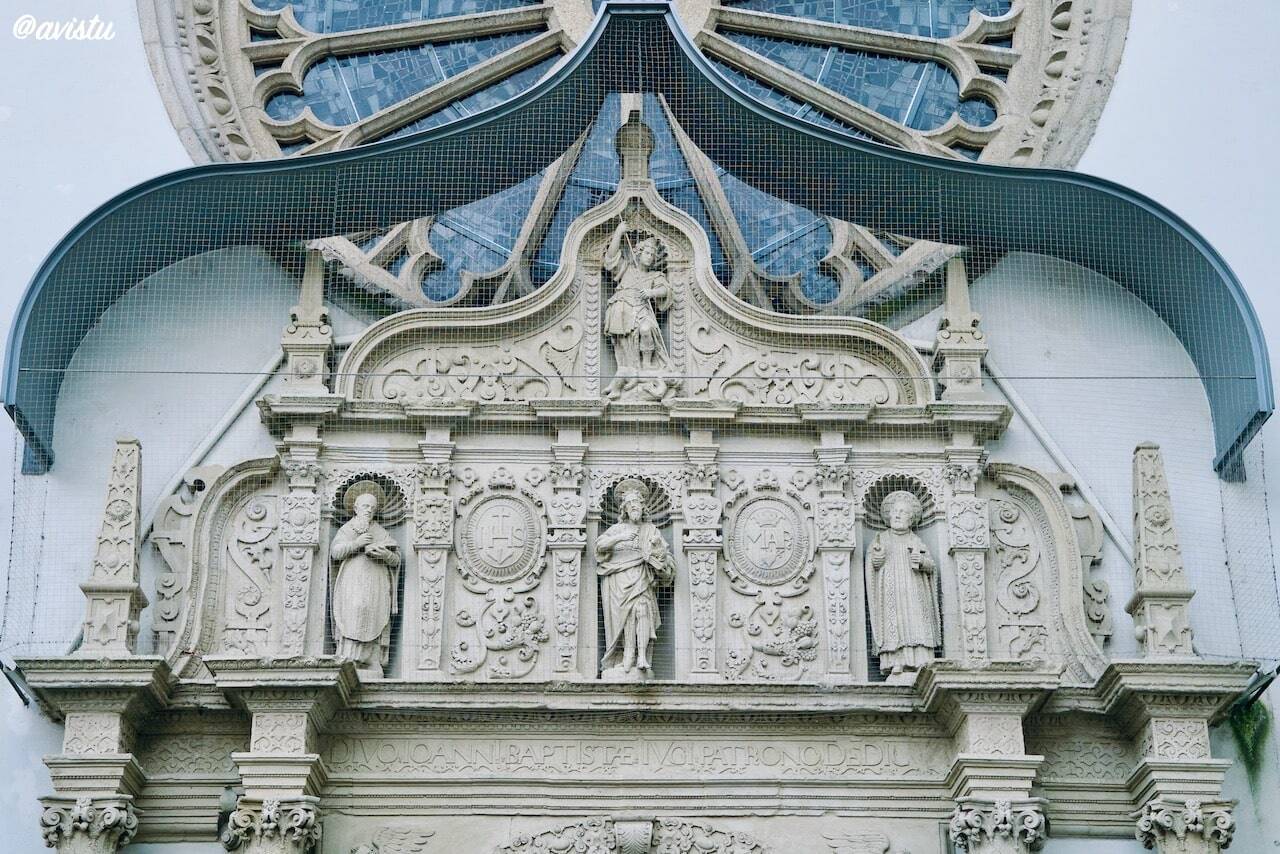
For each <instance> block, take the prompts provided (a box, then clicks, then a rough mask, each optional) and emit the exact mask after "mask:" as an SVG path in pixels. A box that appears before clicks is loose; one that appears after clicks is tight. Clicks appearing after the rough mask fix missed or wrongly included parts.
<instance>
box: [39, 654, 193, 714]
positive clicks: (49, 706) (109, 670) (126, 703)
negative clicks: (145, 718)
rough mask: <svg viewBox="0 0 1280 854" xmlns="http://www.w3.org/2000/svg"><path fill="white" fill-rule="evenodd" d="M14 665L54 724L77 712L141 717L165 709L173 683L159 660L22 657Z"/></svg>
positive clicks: (155, 657) (166, 665) (146, 657)
mask: <svg viewBox="0 0 1280 854" xmlns="http://www.w3.org/2000/svg"><path fill="white" fill-rule="evenodd" d="M17 666H18V670H19V671H21V673H22V677H23V679H24V680H25V681H26V683H27V685H28V687H30V688H31V690H32V691H33V692H34V693H35V696H36V700H37V702H38V703H39V704H40V708H41V710H43V711H44V713H45V714H46V715H48V716H49V717H50V718H52V719H54V720H61V719H62V717H63V716H64V715H66V714H67V713H68V712H70V711H79V710H81V709H92V710H96V711H112V712H117V713H120V714H127V715H141V714H147V713H150V712H152V711H155V710H157V709H161V708H164V707H165V706H166V705H168V703H169V699H170V696H171V694H172V692H173V687H174V684H175V677H174V676H173V674H172V672H171V671H170V670H169V665H168V663H167V662H165V660H164V659H163V658H162V657H160V656H132V657H129V658H88V657H84V658H81V657H76V656H68V657H66V658H23V659H18V661H17Z"/></svg>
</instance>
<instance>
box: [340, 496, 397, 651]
mask: <svg viewBox="0 0 1280 854" xmlns="http://www.w3.org/2000/svg"><path fill="white" fill-rule="evenodd" d="M385 503H386V494H385V493H384V492H383V491H382V487H380V486H378V484H376V483H374V482H373V481H371V480H362V481H360V482H358V483H355V484H352V486H351V487H350V488H348V489H347V494H346V496H345V497H344V498H343V506H344V507H346V509H347V510H348V512H350V513H352V517H351V520H350V521H349V522H347V523H346V524H345V525H343V526H342V527H341V528H339V529H338V533H337V535H335V536H334V538H333V543H332V545H331V546H330V554H331V555H332V557H333V559H334V560H337V561H340V564H339V567H338V575H337V577H336V578H335V579H334V582H333V600H332V601H333V634H334V637H335V638H336V639H337V642H338V660H339V661H354V662H355V665H356V669H357V670H360V671H363V672H365V673H370V674H372V675H374V676H381V675H382V674H383V668H385V667H386V666H387V661H388V658H389V655H390V651H391V615H392V614H396V613H398V612H399V608H398V607H397V603H396V591H397V589H398V588H399V582H400V551H399V548H398V547H397V545H396V542H395V540H393V539H392V538H391V535H390V534H388V533H387V531H386V529H385V528H383V527H382V526H381V525H379V524H378V523H377V522H375V521H374V520H373V514H374V513H376V512H378V508H380V507H382V506H383V505H384V504H385Z"/></svg>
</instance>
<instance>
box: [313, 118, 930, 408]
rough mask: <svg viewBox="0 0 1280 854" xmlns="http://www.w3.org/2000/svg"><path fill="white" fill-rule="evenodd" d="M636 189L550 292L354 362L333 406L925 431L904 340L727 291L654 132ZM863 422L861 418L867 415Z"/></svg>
mask: <svg viewBox="0 0 1280 854" xmlns="http://www.w3.org/2000/svg"><path fill="white" fill-rule="evenodd" d="M618 145H619V149H620V151H621V152H622V155H623V159H624V161H626V162H627V163H628V164H629V165H628V167H627V170H626V172H627V175H628V177H627V178H626V179H624V180H623V181H622V183H621V184H620V186H619V188H618V190H617V192H616V193H615V194H614V195H613V196H612V197H610V198H609V199H608V200H607V201H605V202H604V203H603V204H601V205H599V206H597V207H595V208H593V209H591V210H589V211H587V212H586V213H584V214H583V215H581V216H580V217H579V218H578V219H577V220H575V221H574V222H573V223H572V224H571V225H570V227H569V229H568V232H567V234H566V236H565V244H564V251H563V252H562V253H561V257H562V258H563V259H564V260H563V263H562V265H561V267H560V269H559V270H558V271H557V273H556V274H555V276H554V277H553V278H552V279H551V281H549V282H548V283H547V285H546V286H544V287H543V288H541V289H540V290H538V291H536V292H534V293H532V294H529V295H527V296H525V297H522V298H520V299H517V300H514V301H512V302H510V303H506V304H504V305H499V306H493V307H488V308H482V309H465V308H452V309H440V308H420V309H413V310H409V311H404V312H400V313H399V314H395V315H392V316H390V317H388V318H385V319H383V320H382V321H380V322H378V323H375V324H374V325H372V326H371V327H369V329H367V330H366V331H365V333H364V334H363V335H362V336H361V337H360V338H359V339H358V340H357V341H356V342H355V343H354V344H353V345H352V346H351V347H350V348H349V349H348V350H347V352H346V354H345V356H344V357H343V358H342V361H341V363H340V365H339V367H338V372H337V381H336V385H335V389H334V390H335V392H336V393H337V394H338V395H340V396H342V397H343V398H344V399H345V400H346V401H347V402H349V403H351V404H364V405H370V404H381V405H392V406H395V405H398V406H400V407H402V408H403V409H404V410H405V411H408V412H414V411H418V410H422V409H431V408H439V407H445V406H451V405H452V406H456V405H467V406H470V407H475V406H479V407H481V408H482V409H483V408H484V407H490V408H494V407H501V406H508V407H509V406H511V405H513V404H520V403H527V402H534V401H555V400H557V399H568V400H581V401H598V402H603V403H605V404H607V405H609V406H613V407H614V408H615V409H617V410H619V411H623V410H627V409H628V408H632V409H634V408H635V407H637V406H641V407H654V406H657V407H659V408H665V409H666V410H668V411H672V412H674V411H678V410H682V409H683V410H689V409H690V407H693V408H695V409H696V407H698V406H703V407H706V406H713V407H720V408H721V409H723V410H724V411H725V412H728V413H732V412H736V411H738V410H740V409H746V410H763V411H771V410H776V411H788V412H797V411H798V409H799V408H803V407H831V408H840V407H854V408H858V409H860V410H874V409H876V408H887V409H894V410H895V414H896V416H897V417H899V418H901V417H904V413H903V412H902V410H903V409H904V408H905V409H906V410H908V411H907V413H906V415H905V417H907V418H908V420H910V419H911V418H912V417H913V415H912V414H911V410H915V409H918V410H919V412H917V413H915V415H914V417H918V418H920V419H923V418H924V417H925V412H924V407H926V406H927V405H928V404H930V403H932V402H934V401H935V397H936V396H935V393H934V388H933V381H932V378H931V372H930V370H929V368H928V366H927V365H926V364H925V362H924V360H923V359H922V358H921V357H920V355H919V354H918V353H916V351H915V350H914V348H913V347H912V346H911V345H910V344H909V343H908V342H907V341H906V340H905V339H903V338H902V337H900V336H899V335H897V334H895V333H894V332H893V331H892V330H890V329H888V328H886V327H884V326H881V325H880V324H877V323H874V322H872V321H869V320H865V319H862V318H857V317H795V316H789V315H782V314H778V313H775V312H772V311H767V310H764V309H760V308H757V307H755V306H752V305H749V304H748V303H746V302H743V301H742V300H740V299H738V298H737V297H735V296H733V295H732V294H731V293H729V292H728V290H726V289H725V287H724V286H723V285H722V284H721V283H720V282H719V281H718V280H717V279H716V277H715V274H714V272H713V270H712V264H711V248H710V243H709V240H708V237H707V235H706V233H705V232H704V231H703V230H702V228H701V226H700V225H699V224H698V223H697V222H695V221H694V220H693V219H692V218H690V217H689V216H688V215H687V214H685V213H684V212H683V211H682V210H680V209H679V208H676V207H674V206H672V205H671V204H669V203H668V202H667V201H666V200H665V199H664V198H663V197H662V196H661V195H660V194H659V192H658V190H657V188H656V186H655V185H654V183H653V181H651V180H650V179H649V178H648V176H647V169H648V166H647V158H648V151H649V149H648V148H646V145H649V146H650V147H651V139H650V137H649V131H648V129H647V128H646V127H645V126H644V125H643V124H641V123H640V122H638V121H636V120H635V119H632V120H631V121H629V122H627V123H626V124H624V126H623V129H622V130H621V131H620V132H619V135H618ZM864 414H865V413H864Z"/></svg>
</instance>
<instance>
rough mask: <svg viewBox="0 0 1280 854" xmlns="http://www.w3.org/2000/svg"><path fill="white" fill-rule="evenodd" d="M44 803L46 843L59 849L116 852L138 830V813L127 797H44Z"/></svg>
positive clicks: (42, 826)
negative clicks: (101, 798)
mask: <svg viewBox="0 0 1280 854" xmlns="http://www.w3.org/2000/svg"><path fill="white" fill-rule="evenodd" d="M41 803H42V804H43V805H44V812H43V813H41V815H40V832H41V833H42V834H43V836H44V844H45V845H47V846H49V847H50V848H56V849H57V850H59V851H67V852H70V851H76V852H83V854H115V852H116V851H118V850H120V849H121V848H123V847H124V846H126V845H128V844H129V841H130V840H132V839H133V837H134V834H136V833H137V832H138V813H137V811H136V810H135V809H134V808H133V804H132V803H131V802H130V801H129V800H128V799H127V798H112V799H109V800H105V801H104V800H98V799H94V798H90V797H81V798H77V799H75V801H70V800H64V799H60V798H42V799H41Z"/></svg>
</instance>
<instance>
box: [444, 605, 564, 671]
mask: <svg viewBox="0 0 1280 854" xmlns="http://www.w3.org/2000/svg"><path fill="white" fill-rule="evenodd" d="M454 621H455V622H456V623H457V625H458V628H459V629H460V630H461V631H460V632H459V636H458V639H457V640H456V641H455V642H454V644H453V648H452V651H451V654H450V661H451V666H452V669H453V672H454V673H474V672H475V671H477V670H479V669H480V668H481V667H482V666H484V665H485V664H486V663H488V674H489V675H490V676H491V677H493V678H496V679H519V678H520V677H522V676H526V675H527V674H528V673H529V671H531V670H532V669H533V668H534V666H535V665H536V664H537V660H538V648H539V646H540V645H541V644H544V643H546V642H547V641H548V640H550V636H549V635H548V634H547V630H546V619H545V618H544V617H543V616H542V614H541V613H540V612H539V610H538V600H537V599H535V598H534V597H532V596H519V595H517V594H516V593H514V592H513V591H512V589H511V588H510V587H501V588H496V587H495V588H489V590H487V591H486V592H485V604H484V606H483V607H482V608H481V610H480V614H479V616H478V617H476V616H473V615H472V614H471V612H470V611H468V610H466V609H463V610H461V611H459V612H458V613H457V615H456V616H455V617H454ZM491 654H492V655H491Z"/></svg>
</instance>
